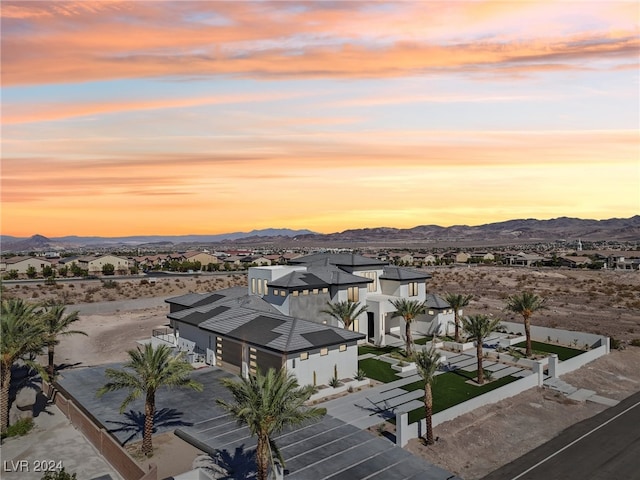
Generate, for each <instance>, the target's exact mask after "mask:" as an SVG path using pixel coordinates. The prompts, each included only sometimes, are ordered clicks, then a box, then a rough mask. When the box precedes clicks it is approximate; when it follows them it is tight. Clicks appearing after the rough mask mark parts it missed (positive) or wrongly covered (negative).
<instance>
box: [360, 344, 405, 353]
mask: <svg viewBox="0 0 640 480" xmlns="http://www.w3.org/2000/svg"><path fill="white" fill-rule="evenodd" d="M395 350H398V348H397V347H375V346H373V345H360V346H359V347H358V355H366V354H367V353H372V354H374V355H384V354H385V353H391V352H393V351H395Z"/></svg>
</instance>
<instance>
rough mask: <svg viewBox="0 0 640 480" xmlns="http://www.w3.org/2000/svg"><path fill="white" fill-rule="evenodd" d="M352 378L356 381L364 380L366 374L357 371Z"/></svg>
mask: <svg viewBox="0 0 640 480" xmlns="http://www.w3.org/2000/svg"><path fill="white" fill-rule="evenodd" d="M353 378H355V379H356V380H358V381H361V380H364V379H365V378H367V374H366V372H365V371H364V370H362V369H359V370H358V371H357V372H356V373H355V374H354V375H353Z"/></svg>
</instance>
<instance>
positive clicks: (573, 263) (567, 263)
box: [558, 256, 593, 268]
mask: <svg viewBox="0 0 640 480" xmlns="http://www.w3.org/2000/svg"><path fill="white" fill-rule="evenodd" d="M558 262H559V263H560V265H561V266H563V267H571V268H583V267H586V266H588V265H591V263H593V262H592V261H591V259H590V258H589V257H578V256H575V257H573V256H566V257H559V258H558Z"/></svg>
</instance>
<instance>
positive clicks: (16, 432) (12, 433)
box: [2, 417, 34, 438]
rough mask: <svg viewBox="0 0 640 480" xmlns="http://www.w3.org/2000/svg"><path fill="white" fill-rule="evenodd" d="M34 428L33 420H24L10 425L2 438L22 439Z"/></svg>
mask: <svg viewBox="0 0 640 480" xmlns="http://www.w3.org/2000/svg"><path fill="white" fill-rule="evenodd" d="M33 427H34V424H33V418H31V417H29V418H22V419H20V420H18V421H17V422H16V423H14V424H13V425H9V427H8V428H7V431H6V432H5V433H3V434H2V438H7V437H21V436H22V435H26V434H27V433H29V432H30V431H31V429H32V428H33Z"/></svg>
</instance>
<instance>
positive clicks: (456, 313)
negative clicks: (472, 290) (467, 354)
mask: <svg viewBox="0 0 640 480" xmlns="http://www.w3.org/2000/svg"><path fill="white" fill-rule="evenodd" d="M444 299H445V300H446V301H447V303H448V304H449V305H451V308H452V309H453V318H454V322H455V337H456V342H460V310H462V309H463V308H464V307H466V306H467V305H469V302H471V300H473V295H462V294H460V293H447V294H446V296H445V297H444Z"/></svg>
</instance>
